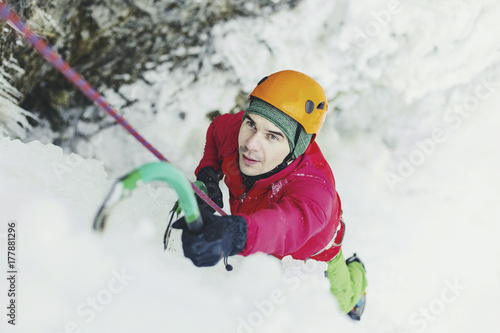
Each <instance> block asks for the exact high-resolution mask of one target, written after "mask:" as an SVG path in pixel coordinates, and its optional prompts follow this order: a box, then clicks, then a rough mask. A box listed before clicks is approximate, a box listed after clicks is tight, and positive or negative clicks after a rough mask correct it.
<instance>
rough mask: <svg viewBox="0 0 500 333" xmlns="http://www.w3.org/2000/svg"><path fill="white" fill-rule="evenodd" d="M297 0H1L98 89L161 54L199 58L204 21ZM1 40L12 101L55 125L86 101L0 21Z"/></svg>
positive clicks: (129, 78)
mask: <svg viewBox="0 0 500 333" xmlns="http://www.w3.org/2000/svg"><path fill="white" fill-rule="evenodd" d="M299 1H300V0H293V1H285V0H276V1H265V0H254V1H249V0H231V1H230V0H212V1H210V0H46V1H36V0H20V1H19V0H6V1H5V2H6V3H7V4H9V5H10V6H11V7H13V8H14V9H15V10H16V11H18V13H19V14H20V15H21V16H22V17H23V18H24V19H25V20H26V21H28V24H29V25H30V26H31V27H32V28H33V30H34V31H35V32H36V33H37V34H39V35H40V36H42V37H44V38H45V39H46V40H48V42H49V44H50V45H52V46H53V47H54V49H55V50H56V51H57V52H59V53H60V54H61V55H62V57H63V58H64V59H65V60H66V61H68V62H69V63H70V65H71V66H72V67H74V68H75V69H76V70H77V71H78V72H80V73H81V74H82V75H83V76H84V77H85V79H87V81H89V82H90V83H91V84H92V85H93V86H94V87H95V88H97V89H98V90H100V91H101V90H102V89H104V88H111V89H114V90H116V89H117V88H118V87H119V86H120V85H122V84H125V83H131V82H134V81H136V80H137V79H140V78H141V74H142V73H143V72H144V71H145V70H149V69H152V68H154V67H155V66H157V65H158V64H162V63H165V62H168V63H171V64H172V66H184V65H186V63H188V62H189V63H191V64H192V62H193V61H194V62H196V61H200V62H201V58H202V57H203V52H204V51H203V50H206V49H207V48H204V47H203V46H204V45H207V44H208V43H210V29H211V27H213V26H214V25H215V24H216V23H218V22H221V21H224V20H228V19H230V18H234V17H237V16H255V15H259V14H261V13H262V12H263V11H267V12H268V13H270V12H272V11H275V10H279V9H282V8H288V7H293V6H295V5H296V3H297V2H299ZM0 46H1V49H0V65H1V68H0V69H2V71H3V74H4V75H3V77H4V78H7V81H8V82H9V84H11V85H12V86H13V87H14V88H16V89H17V90H18V91H19V92H20V93H22V96H21V97H19V96H18V97H16V100H17V102H18V104H19V105H20V106H21V107H23V108H24V109H26V110H29V111H32V112H34V113H35V114H38V115H39V116H40V117H41V118H42V119H47V120H48V121H49V122H50V124H51V127H52V129H53V130H55V131H58V130H59V129H60V127H61V126H62V122H63V119H64V116H62V112H63V111H67V110H68V109H71V108H74V107H82V106H85V105H88V104H90V102H89V101H88V100H87V99H86V98H85V97H84V96H83V94H81V93H80V92H78V91H77V90H76V89H75V88H74V87H73V86H72V85H71V83H69V82H68V81H67V80H66V79H65V78H64V77H63V76H62V75H61V74H59V73H58V72H57V71H56V70H54V69H52V67H50V66H49V65H48V64H46V63H45V60H43V59H42V58H41V57H40V56H39V55H38V54H37V53H36V51H34V50H32V49H31V48H30V47H29V46H28V44H27V43H25V42H23V41H22V39H21V37H19V36H17V35H16V34H14V33H13V31H12V29H10V28H8V27H7V26H6V25H5V24H2V25H1V26H0ZM193 50H194V51H193ZM205 52H206V51H205ZM190 68H193V66H190ZM194 68H196V66H194ZM1 75H2V72H0V76H1ZM0 84H1V80H0ZM0 88H1V87H0ZM0 91H1V89H0ZM0 97H1V96H0Z"/></svg>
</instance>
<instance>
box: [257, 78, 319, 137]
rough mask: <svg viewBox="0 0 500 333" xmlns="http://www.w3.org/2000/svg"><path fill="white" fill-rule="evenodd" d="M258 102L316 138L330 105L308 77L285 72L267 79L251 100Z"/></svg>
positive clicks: (262, 81)
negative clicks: (265, 103) (276, 109)
mask: <svg viewBox="0 0 500 333" xmlns="http://www.w3.org/2000/svg"><path fill="white" fill-rule="evenodd" d="M252 97H256V98H259V99H261V100H263V101H265V102H267V103H269V104H271V105H272V106H274V107H276V108H278V109H279V110H281V111H282V112H284V113H286V114H287V115H289V116H290V117H292V118H293V119H295V120H296V121H297V122H298V123H299V124H301V125H302V126H303V127H304V130H305V131H306V133H307V134H317V133H318V132H319V130H320V129H321V126H323V123H324V122H325V117H326V112H327V111H328V101H327V100H326V95H325V91H324V90H323V88H322V87H321V86H320V85H319V84H318V82H316V81H314V80H313V79H312V78H310V77H309V76H307V75H305V74H303V73H300V72H296V71H292V70H285V71H281V72H277V73H274V74H271V75H269V76H266V77H265V78H263V79H262V80H260V82H259V83H258V84H257V87H255V89H254V90H253V91H252V93H251V94H250V96H248V98H249V99H250V98H252Z"/></svg>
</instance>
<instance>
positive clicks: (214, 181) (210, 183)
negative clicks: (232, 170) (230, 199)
mask: <svg viewBox="0 0 500 333" xmlns="http://www.w3.org/2000/svg"><path fill="white" fill-rule="evenodd" d="M196 180H199V181H201V182H203V184H205V186H206V187H207V192H208V193H207V195H208V196H209V197H210V199H212V201H213V202H215V203H216V204H217V206H219V207H220V208H222V207H223V206H224V203H223V201H222V192H221V190H220V187H219V181H220V179H219V175H218V174H217V172H215V170H214V169H212V168H211V167H204V168H203V169H201V170H200V172H198V175H197V176H196ZM196 199H197V200H198V205H199V206H200V208H201V209H203V210H207V211H210V212H211V213H214V212H215V209H213V208H212V207H210V206H209V205H208V204H207V203H206V202H205V201H203V200H202V199H201V198H199V197H198V196H196Z"/></svg>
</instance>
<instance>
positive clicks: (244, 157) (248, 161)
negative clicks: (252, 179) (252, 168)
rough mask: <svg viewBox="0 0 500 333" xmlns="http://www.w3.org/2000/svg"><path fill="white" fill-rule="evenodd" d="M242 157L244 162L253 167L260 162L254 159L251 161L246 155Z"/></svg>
mask: <svg viewBox="0 0 500 333" xmlns="http://www.w3.org/2000/svg"><path fill="white" fill-rule="evenodd" d="M241 157H242V159H243V162H244V163H245V164H247V165H252V164H255V163H258V162H259V161H257V160H254V159H251V158H249V157H247V156H246V155H245V154H241Z"/></svg>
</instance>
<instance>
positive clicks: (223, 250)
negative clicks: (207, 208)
mask: <svg viewBox="0 0 500 333" xmlns="http://www.w3.org/2000/svg"><path fill="white" fill-rule="evenodd" d="M202 217H203V224H204V226H203V229H202V230H201V232H200V233H198V234H195V233H192V232H190V231H189V230H188V229H187V224H186V221H185V220H184V217H182V218H180V219H179V220H177V221H176V222H175V223H174V224H173V225H172V228H175V229H182V230H183V231H182V249H183V250H184V256H185V257H186V258H189V259H191V261H192V262H193V264H195V266H197V267H204V266H215V264H217V263H218V262H219V261H220V260H221V258H222V257H228V256H232V255H235V254H238V253H240V252H241V251H243V249H244V248H245V243H246V241H247V221H246V220H245V219H244V218H243V217H241V216H237V215H225V216H218V215H212V214H207V213H206V212H203V211H202Z"/></svg>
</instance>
